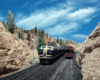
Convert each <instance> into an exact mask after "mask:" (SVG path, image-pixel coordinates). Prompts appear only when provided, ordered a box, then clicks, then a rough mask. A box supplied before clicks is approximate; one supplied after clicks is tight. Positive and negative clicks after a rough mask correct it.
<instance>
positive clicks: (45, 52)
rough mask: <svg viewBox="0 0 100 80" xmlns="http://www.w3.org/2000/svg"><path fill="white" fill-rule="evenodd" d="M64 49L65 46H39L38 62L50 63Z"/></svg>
mask: <svg viewBox="0 0 100 80" xmlns="http://www.w3.org/2000/svg"><path fill="white" fill-rule="evenodd" d="M64 51H65V47H53V46H41V47H40V51H39V57H40V63H41V64H48V63H52V62H54V61H55V60H56V59H57V58H58V57H60V56H61V55H63V54H64Z"/></svg>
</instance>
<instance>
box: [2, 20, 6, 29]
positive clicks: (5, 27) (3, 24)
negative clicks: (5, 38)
mask: <svg viewBox="0 0 100 80" xmlns="http://www.w3.org/2000/svg"><path fill="white" fill-rule="evenodd" d="M2 24H3V26H4V27H5V28H6V29H7V25H6V24H5V22H4V21H2Z"/></svg>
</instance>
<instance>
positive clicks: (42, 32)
mask: <svg viewBox="0 0 100 80" xmlns="http://www.w3.org/2000/svg"><path fill="white" fill-rule="evenodd" d="M44 33H45V31H44V29H42V31H41V35H42V38H43V36H44Z"/></svg>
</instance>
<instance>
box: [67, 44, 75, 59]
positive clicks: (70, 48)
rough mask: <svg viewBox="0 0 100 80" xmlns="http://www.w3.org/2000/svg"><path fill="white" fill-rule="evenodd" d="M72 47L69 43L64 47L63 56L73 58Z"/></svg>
mask: <svg viewBox="0 0 100 80" xmlns="http://www.w3.org/2000/svg"><path fill="white" fill-rule="evenodd" d="M73 55H74V48H73V47H71V46H70V45H68V46H66V47H65V58H73Z"/></svg>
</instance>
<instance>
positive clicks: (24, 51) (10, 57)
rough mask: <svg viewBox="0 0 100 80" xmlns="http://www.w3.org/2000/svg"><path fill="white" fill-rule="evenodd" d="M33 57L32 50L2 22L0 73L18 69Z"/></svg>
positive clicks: (0, 24) (0, 25)
mask: <svg viewBox="0 0 100 80" xmlns="http://www.w3.org/2000/svg"><path fill="white" fill-rule="evenodd" d="M32 59H33V55H32V51H31V50H30V49H28V48H27V47H26V46H25V44H24V43H23V42H21V41H19V40H18V39H17V38H16V37H15V36H13V35H12V34H11V33H9V32H8V31H7V30H6V28H5V27H3V24H2V23H1V22H0V74H3V73H8V72H11V71H15V70H18V69H20V68H22V67H23V66H24V65H26V64H27V63H28V62H29V61H31V60H32Z"/></svg>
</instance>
